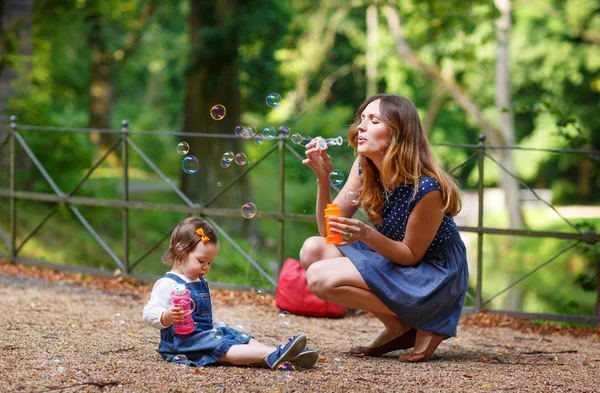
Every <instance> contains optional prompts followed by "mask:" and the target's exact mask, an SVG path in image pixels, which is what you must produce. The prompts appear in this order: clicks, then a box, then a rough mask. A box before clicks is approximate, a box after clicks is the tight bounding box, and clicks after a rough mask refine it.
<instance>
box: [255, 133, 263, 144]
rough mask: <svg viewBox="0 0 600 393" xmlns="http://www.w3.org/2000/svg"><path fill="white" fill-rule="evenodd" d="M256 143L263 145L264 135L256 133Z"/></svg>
mask: <svg viewBox="0 0 600 393" xmlns="http://www.w3.org/2000/svg"><path fill="white" fill-rule="evenodd" d="M254 144H255V145H259V146H260V145H262V144H263V136H262V135H260V134H257V135H254Z"/></svg>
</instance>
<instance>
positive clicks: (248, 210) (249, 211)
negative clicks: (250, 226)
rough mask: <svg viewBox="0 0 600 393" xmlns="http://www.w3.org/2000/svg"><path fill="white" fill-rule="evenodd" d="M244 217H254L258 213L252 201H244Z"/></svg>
mask: <svg viewBox="0 0 600 393" xmlns="http://www.w3.org/2000/svg"><path fill="white" fill-rule="evenodd" d="M241 211H242V217H244V218H252V217H254V216H255V215H256V205H255V204H254V203H252V202H248V203H244V205H242V208H241Z"/></svg>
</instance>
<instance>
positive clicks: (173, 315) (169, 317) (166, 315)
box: [160, 306, 186, 326]
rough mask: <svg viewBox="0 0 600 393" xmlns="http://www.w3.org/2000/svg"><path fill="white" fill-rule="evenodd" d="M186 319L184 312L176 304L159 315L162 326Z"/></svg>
mask: <svg viewBox="0 0 600 393" xmlns="http://www.w3.org/2000/svg"><path fill="white" fill-rule="evenodd" d="M185 319H186V312H185V311H184V310H182V309H181V307H178V306H171V307H169V308H168V309H167V311H165V312H163V313H162V315H161V316H160V323H162V324H163V325H164V326H169V325H170V324H172V323H175V322H184V321H185Z"/></svg>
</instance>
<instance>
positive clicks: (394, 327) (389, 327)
mask: <svg viewBox="0 0 600 393" xmlns="http://www.w3.org/2000/svg"><path fill="white" fill-rule="evenodd" d="M372 314H373V315H374V316H375V317H376V318H377V319H379V320H380V321H381V323H383V326H384V327H385V329H384V330H383V332H381V333H380V334H379V336H377V338H375V340H373V342H372V343H371V344H369V347H370V348H376V347H379V346H381V345H383V344H386V343H388V342H390V341H392V340H393V339H395V338H398V337H400V336H401V335H403V334H404V333H406V332H408V331H409V330H410V326H408V325H407V324H405V323H404V322H402V320H401V319H400V318H398V317H397V316H396V315H388V314H379V313H372Z"/></svg>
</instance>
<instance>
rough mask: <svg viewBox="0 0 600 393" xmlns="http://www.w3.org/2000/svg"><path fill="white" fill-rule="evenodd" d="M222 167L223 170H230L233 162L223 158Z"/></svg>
mask: <svg viewBox="0 0 600 393" xmlns="http://www.w3.org/2000/svg"><path fill="white" fill-rule="evenodd" d="M221 166H222V167H223V168H229V167H230V166H231V160H228V159H226V158H225V157H223V158H221Z"/></svg>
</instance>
